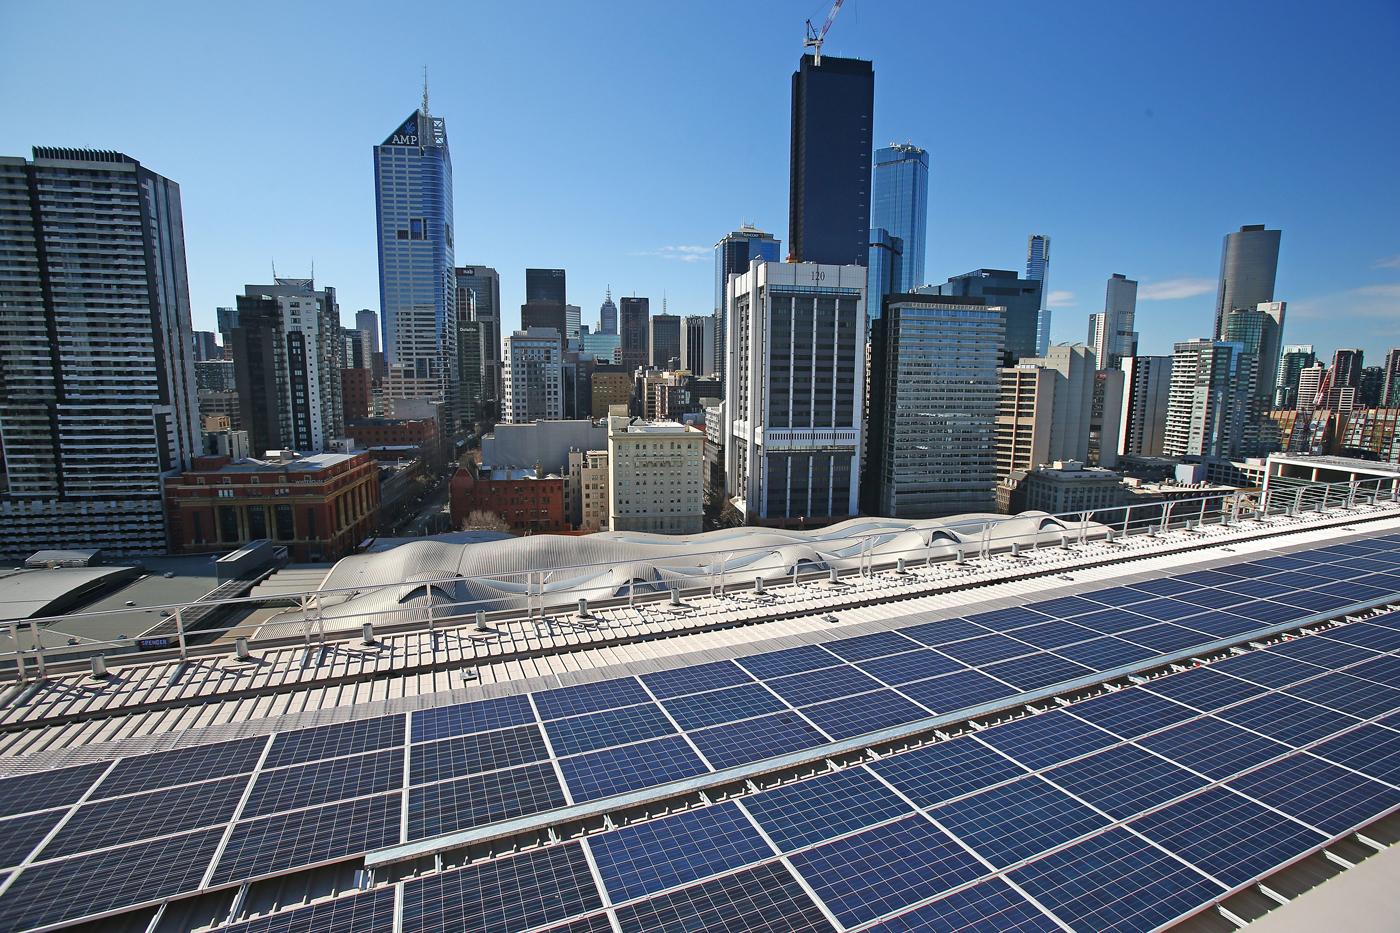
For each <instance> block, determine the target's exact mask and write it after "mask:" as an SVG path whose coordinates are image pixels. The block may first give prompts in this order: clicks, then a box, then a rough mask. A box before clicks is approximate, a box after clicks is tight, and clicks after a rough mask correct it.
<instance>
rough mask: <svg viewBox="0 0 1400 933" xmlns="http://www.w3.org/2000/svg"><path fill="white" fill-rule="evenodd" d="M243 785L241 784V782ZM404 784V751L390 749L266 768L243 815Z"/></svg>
mask: <svg viewBox="0 0 1400 933" xmlns="http://www.w3.org/2000/svg"><path fill="white" fill-rule="evenodd" d="M239 786H240V787H241V786H242V785H241V783H240V785H239ZM402 786H403V752H401V751H400V750H399V749H397V748H395V749H389V750H387V751H382V752H371V753H370V754H368V755H355V756H353V757H351V758H337V759H334V760H332V761H317V762H313V763H312V764H309V765H300V766H297V767H292V768H282V769H280V770H277V771H264V772H262V773H261V774H259V775H258V782H257V783H256V784H254V785H253V792H252V794H250V795H249V796H248V802H247V804H245V805H244V807H243V814H242V816H243V818H245V819H247V818H251V817H255V816H262V815H263V814H266V813H277V812H280V811H282V810H295V809H298V808H301V807H311V806H319V805H320V804H323V803H333V802H335V801H337V800H345V799H346V798H349V797H366V796H369V795H370V794H379V793H383V792H384V791H387V790H395V789H397V788H400V787H402Z"/></svg>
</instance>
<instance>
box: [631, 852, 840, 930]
mask: <svg viewBox="0 0 1400 933" xmlns="http://www.w3.org/2000/svg"><path fill="white" fill-rule="evenodd" d="M617 922H618V925H619V926H620V927H621V928H622V933H748V931H750V930H762V931H764V933H832V930H833V928H832V926H831V924H830V923H829V922H828V921H827V919H826V916H825V915H824V914H823V913H822V912H821V910H820V908H818V907H817V905H816V904H815V903H813V902H812V898H811V897H810V896H808V894H807V892H805V891H803V890H802V886H801V885H799V884H798V883H797V879H796V878H794V877H792V875H791V874H790V873H789V872H788V870H787V869H786V868H785V867H784V866H783V865H782V863H780V862H768V863H767V864H764V865H757V866H755V867H753V868H746V869H744V870H743V871H739V872H735V873H734V874H732V875H726V876H725V877H723V878H715V879H713V880H711V881H703V882H701V883H700V884H696V885H692V886H691V887H688V888H682V889H681V890H679V891H670V892H668V893H666V894H661V895H657V896H656V897H653V898H649V899H647V900H644V901H641V902H639V903H636V904H632V905H629V906H623V907H619V908H618V909H617Z"/></svg>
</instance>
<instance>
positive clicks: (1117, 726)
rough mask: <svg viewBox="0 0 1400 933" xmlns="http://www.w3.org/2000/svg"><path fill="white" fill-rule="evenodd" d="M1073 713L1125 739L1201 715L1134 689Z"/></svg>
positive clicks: (1090, 702)
mask: <svg viewBox="0 0 1400 933" xmlns="http://www.w3.org/2000/svg"><path fill="white" fill-rule="evenodd" d="M1073 714H1074V716H1076V717H1077V718H1079V719H1085V720H1088V721H1089V722H1092V723H1093V724H1094V725H1096V726H1098V727H1099V728H1101V729H1107V730H1108V731H1109V732H1112V733H1113V734H1114V735H1117V736H1121V737H1122V738H1125V739H1135V738H1137V737H1138V736H1140V735H1146V734H1147V733H1149V732H1155V731H1156V730H1158V729H1163V728H1166V727H1167V726H1172V725H1175V724H1177V723H1179V722H1185V721H1186V720H1188V719H1190V718H1192V717H1193V716H1196V715H1198V714H1197V713H1196V711H1195V710H1193V709H1188V708H1187V707H1185V706H1182V705H1181V704H1180V703H1174V702H1172V701H1171V700H1168V699H1165V698H1163V697H1159V696H1157V695H1155V694H1152V693H1148V692H1146V691H1144V690H1132V689H1129V690H1119V691H1118V692H1117V693H1106V694H1104V695H1103V696H1097V697H1094V698H1093V699H1092V700H1087V701H1085V702H1083V703H1076V704H1075V705H1074V709H1073Z"/></svg>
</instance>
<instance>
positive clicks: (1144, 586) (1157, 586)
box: [1128, 577, 1199, 596]
mask: <svg viewBox="0 0 1400 933" xmlns="http://www.w3.org/2000/svg"><path fill="white" fill-rule="evenodd" d="M1128 588H1129V589H1134V590H1141V591H1142V592H1144V593H1147V594H1149V595H1152V596H1180V595H1181V594H1182V593H1190V592H1192V591H1194V590H1196V589H1199V587H1197V586H1196V585H1195V584H1194V583H1187V582H1185V581H1184V580H1181V579H1180V578H1178V577H1163V578H1162V579H1160V580H1143V581H1142V582H1141V583H1129V584H1128Z"/></svg>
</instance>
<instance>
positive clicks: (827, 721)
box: [802, 690, 932, 739]
mask: <svg viewBox="0 0 1400 933" xmlns="http://www.w3.org/2000/svg"><path fill="white" fill-rule="evenodd" d="M802 712H803V714H804V715H806V717H807V718H808V719H810V720H811V721H812V722H813V723H814V724H815V725H816V727H817V728H818V729H820V730H822V731H823V732H825V733H826V734H827V735H829V736H831V737H832V738H833V739H846V738H850V737H851V736H855V735H865V734H866V733H868V732H876V731H878V730H880V729H887V728H889V727H890V726H897V725H902V724H904V723H907V722H917V721H918V720H920V719H927V718H928V717H929V716H930V715H932V714H931V713H930V712H929V711H928V710H926V709H924V708H923V707H922V706H917V705H915V704H914V703H911V702H910V701H909V700H906V699H905V698H904V697H902V696H900V695H899V694H897V693H895V692H894V691H893V690H877V691H875V692H874V693H862V694H861V695H860V696H854V697H844V698H842V699H839V700H831V701H829V702H826V703H818V704H817V705H816V706H808V707H805V708H804V709H803V710H802Z"/></svg>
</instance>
